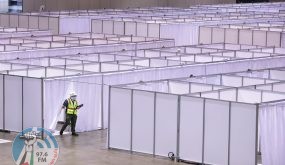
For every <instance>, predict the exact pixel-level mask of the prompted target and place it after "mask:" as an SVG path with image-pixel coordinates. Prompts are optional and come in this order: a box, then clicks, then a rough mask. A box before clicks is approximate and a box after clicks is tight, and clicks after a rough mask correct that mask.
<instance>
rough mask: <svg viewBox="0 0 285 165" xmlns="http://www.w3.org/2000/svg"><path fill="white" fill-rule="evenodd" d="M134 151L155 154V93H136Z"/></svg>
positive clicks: (134, 103) (133, 134)
mask: <svg viewBox="0 0 285 165" xmlns="http://www.w3.org/2000/svg"><path fill="white" fill-rule="evenodd" d="M132 130H133V131H132V150H133V151H136V152H142V153H148V154H153V149H154V148H153V144H154V93H151V92H144V91H134V93H133V128H132Z"/></svg>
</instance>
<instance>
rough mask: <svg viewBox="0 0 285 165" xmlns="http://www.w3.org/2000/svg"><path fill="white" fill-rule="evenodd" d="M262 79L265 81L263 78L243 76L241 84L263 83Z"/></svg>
mask: <svg viewBox="0 0 285 165" xmlns="http://www.w3.org/2000/svg"><path fill="white" fill-rule="evenodd" d="M264 81H265V79H258V78H250V77H244V78H243V86H250V85H257V84H264Z"/></svg>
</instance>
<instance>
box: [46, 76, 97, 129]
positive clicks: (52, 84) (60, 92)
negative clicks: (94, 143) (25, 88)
mask: <svg viewBox="0 0 285 165" xmlns="http://www.w3.org/2000/svg"><path fill="white" fill-rule="evenodd" d="M101 81H102V78H101V76H97V77H95V76H94V77H81V78H77V77H74V78H68V79H59V80H52V79H51V80H45V82H44V83H45V86H44V88H45V100H46V101H45V112H44V116H45V128H48V129H55V125H56V122H57V120H56V116H57V114H58V113H59V109H60V108H61V107H62V104H63V102H64V100H65V99H67V98H68V97H69V94H70V93H71V92H75V93H77V94H78V102H79V104H84V106H83V107H82V108H81V109H80V110H79V112H78V119H77V125H76V131H78V132H83V131H91V130H97V129H98V128H99V127H101V121H100V120H101V119H100V116H101V105H102V104H101V101H102V97H101V85H100V84H101ZM60 116H62V117H60V118H61V119H60V120H63V116H64V111H62V112H61V113H60Z"/></svg>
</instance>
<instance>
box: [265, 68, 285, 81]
mask: <svg viewBox="0 0 285 165" xmlns="http://www.w3.org/2000/svg"><path fill="white" fill-rule="evenodd" d="M269 74H270V78H271V79H276V80H285V71H284V70H270V72H269Z"/></svg>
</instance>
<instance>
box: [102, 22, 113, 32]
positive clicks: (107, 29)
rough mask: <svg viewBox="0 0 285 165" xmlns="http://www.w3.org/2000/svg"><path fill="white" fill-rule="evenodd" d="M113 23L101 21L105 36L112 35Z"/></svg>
mask: <svg viewBox="0 0 285 165" xmlns="http://www.w3.org/2000/svg"><path fill="white" fill-rule="evenodd" d="M113 28H114V26H113V21H107V20H104V21H103V33H105V34H113Z"/></svg>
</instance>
